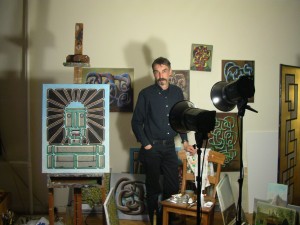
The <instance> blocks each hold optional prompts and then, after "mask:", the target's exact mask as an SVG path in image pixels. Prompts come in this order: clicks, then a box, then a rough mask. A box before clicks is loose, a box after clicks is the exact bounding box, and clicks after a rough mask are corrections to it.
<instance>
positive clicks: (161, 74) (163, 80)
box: [153, 64, 172, 86]
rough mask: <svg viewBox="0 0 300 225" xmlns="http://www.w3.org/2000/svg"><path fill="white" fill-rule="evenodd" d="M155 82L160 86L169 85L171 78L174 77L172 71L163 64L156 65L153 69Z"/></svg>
mask: <svg viewBox="0 0 300 225" xmlns="http://www.w3.org/2000/svg"><path fill="white" fill-rule="evenodd" d="M153 75H154V78H155V81H156V82H157V83H158V85H160V86H168V85H169V77H170V76H171V75H172V69H171V68H169V67H168V66H166V65H163V64H156V65H154V68H153Z"/></svg>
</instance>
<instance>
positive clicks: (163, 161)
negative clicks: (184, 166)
mask: <svg viewBox="0 0 300 225" xmlns="http://www.w3.org/2000/svg"><path fill="white" fill-rule="evenodd" d="M139 158H140V161H141V162H142V164H143V167H144V170H145V174H146V192H147V207H148V212H149V218H150V222H151V224H153V216H154V211H156V213H157V214H156V216H157V225H160V224H161V222H162V212H161V210H162V209H161V207H160V206H159V201H161V200H163V199H167V198H169V197H171V195H173V194H177V193H178V191H179V180H178V157H177V154H176V151H175V145H174V143H172V144H154V145H153V147H152V149H150V150H145V149H144V148H141V151H140V156H139ZM161 174H162V175H163V180H162V185H161V182H160V180H161V179H160V176H161Z"/></svg>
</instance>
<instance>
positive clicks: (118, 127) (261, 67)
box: [0, 0, 300, 207]
mask: <svg viewBox="0 0 300 225" xmlns="http://www.w3.org/2000/svg"><path fill="white" fill-rule="evenodd" d="M299 9H300V2H299V1H281V0H265V1H260V0H252V1H239V0H228V1H226V2H224V1H222V0H211V1H204V0H189V1H181V0H166V1H161V0H153V1H141V0H127V1H123V0H110V1H104V0H98V1H96V0H87V1H79V0H73V1H66V0H65V1H62V0H51V1H50V0H43V1H40V0H29V56H30V61H29V81H30V98H29V101H30V121H29V122H30V128H31V130H30V134H29V135H30V141H31V151H32V161H33V171H34V173H33V182H34V186H33V189H34V193H35V195H37V196H38V199H39V201H41V202H47V194H46V193H47V192H46V190H47V189H46V175H45V174H41V110H42V109H41V93H42V84H43V83H72V82H73V68H69V67H64V66H63V62H64V61H65V58H66V56H67V55H69V54H73V53H74V33H75V30H74V28H75V23H77V22H81V23H84V40H83V54H86V55H88V56H89V57H90V59H91V66H92V67H113V68H124V67H125V68H126V67H128V68H134V70H135V72H134V73H135V74H134V92H135V100H136V98H137V94H138V92H139V91H140V90H141V89H142V88H143V87H144V86H146V85H148V84H150V83H151V82H152V75H151V68H150V65H151V63H152V60H153V59H154V58H156V57H158V56H165V57H168V58H169V59H170V61H171V62H172V65H173V69H178V70H179V69H184V70H187V69H189V62H190V51H191V45H192V44H193V43H195V44H209V45H213V59H212V62H213V63H212V71H211V72H195V71H191V73H190V79H191V98H190V100H191V101H192V102H194V103H195V104H196V106H197V107H198V108H202V109H208V110H215V108H214V106H213V104H212V103H211V100H210V89H211V87H212V86H213V84H214V83H216V82H217V81H219V80H220V79H221V60H222V59H232V60H254V61H255V87H256V93H255V102H254V103H252V104H251V106H252V107H253V108H254V109H256V110H258V111H259V113H258V114H255V113H252V112H249V111H247V112H246V115H245V117H244V132H245V133H246V132H249V131H252V132H259V131H272V132H273V131H277V130H278V122H279V65H280V64H281V63H282V64H288V65H294V66H300V45H299V40H300V27H299V24H298V23H299V21H300V14H299ZM0 11H4V9H3V7H1V10H0ZM1 13H2V12H1ZM7 26H8V25H7ZM0 53H1V52H0ZM1 76H2V77H4V78H5V71H4V75H2V74H1ZM234 111H236V110H234ZM234 111H233V112H234ZM131 116H132V114H131V113H111V115H110V125H111V127H110V140H111V142H110V147H111V149H110V154H111V161H110V163H111V167H112V170H113V172H125V171H128V170H129V148H130V147H137V146H139V144H138V143H137V142H136V141H135V138H134V136H133V134H132V131H131V127H130V120H131ZM244 139H245V136H244ZM190 140H191V142H194V137H193V134H190ZM244 151H245V152H247V151H255V149H246V146H244ZM274 154H277V149H274ZM244 155H246V154H244ZM266 163H270V162H266ZM245 164H246V165H247V159H245ZM245 201H247V199H245ZM35 207H44V206H41V205H40V204H37V205H36V206H35Z"/></svg>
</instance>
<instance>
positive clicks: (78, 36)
mask: <svg viewBox="0 0 300 225" xmlns="http://www.w3.org/2000/svg"><path fill="white" fill-rule="evenodd" d="M82 42H83V24H82V23H76V25H75V47H74V55H68V56H67V57H66V62H65V63H63V65H64V66H69V67H74V79H73V82H74V83H75V84H81V83H82V67H89V66H90V59H89V57H88V56H87V55H82V52H83V44H82ZM101 178H102V177H101V175H99V176H97V175H96V176H91V175H88V176H87V175H85V176H80V175H76V174H72V175H67V174H63V175H60V174H58V175H52V176H51V175H48V201H49V224H50V225H54V221H55V212H54V188H61V187H70V188H72V189H73V190H74V191H73V192H74V193H73V197H74V216H73V225H82V208H81V207H82V196H81V188H82V187H84V186H87V185H88V186H89V185H100V183H99V180H101Z"/></svg>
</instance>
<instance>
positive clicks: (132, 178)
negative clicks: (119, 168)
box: [110, 173, 149, 221]
mask: <svg viewBox="0 0 300 225" xmlns="http://www.w3.org/2000/svg"><path fill="white" fill-rule="evenodd" d="M110 186H111V187H113V188H114V196H115V199H116V205H117V211H118V217H119V219H128V220H143V221H148V220H149V218H148V212H147V206H146V187H145V175H144V174H129V173H112V174H111V184H110Z"/></svg>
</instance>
